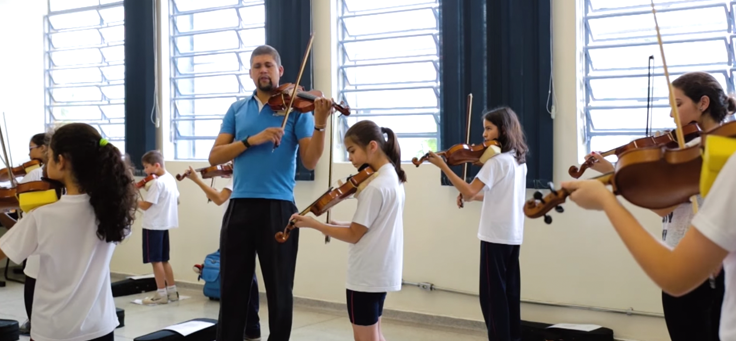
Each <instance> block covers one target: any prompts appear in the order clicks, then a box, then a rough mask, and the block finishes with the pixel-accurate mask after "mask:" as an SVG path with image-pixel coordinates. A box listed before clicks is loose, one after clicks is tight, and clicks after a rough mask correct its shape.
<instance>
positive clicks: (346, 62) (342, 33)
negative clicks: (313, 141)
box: [332, 0, 442, 164]
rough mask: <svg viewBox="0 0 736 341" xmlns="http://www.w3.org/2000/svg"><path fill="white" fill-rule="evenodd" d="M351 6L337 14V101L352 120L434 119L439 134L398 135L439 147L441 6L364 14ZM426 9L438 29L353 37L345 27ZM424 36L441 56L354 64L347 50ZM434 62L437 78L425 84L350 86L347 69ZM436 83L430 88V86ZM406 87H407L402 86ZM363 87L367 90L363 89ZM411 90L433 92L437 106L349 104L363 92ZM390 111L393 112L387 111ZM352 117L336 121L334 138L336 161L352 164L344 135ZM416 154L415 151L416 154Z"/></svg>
mask: <svg viewBox="0 0 736 341" xmlns="http://www.w3.org/2000/svg"><path fill="white" fill-rule="evenodd" d="M347 5H348V4H347V3H346V2H345V1H344V0H337V1H336V11H335V25H336V26H335V27H336V35H335V37H336V45H335V46H336V48H335V56H336V58H335V61H336V67H335V70H336V80H337V81H336V82H335V84H336V89H337V90H336V91H335V93H336V94H337V98H336V100H335V101H336V102H340V101H345V103H346V104H347V105H348V106H350V111H351V117H353V115H355V117H358V116H359V117H360V118H368V119H370V118H372V117H391V116H394V115H395V116H396V117H407V116H432V118H433V119H434V123H435V126H436V132H415V133H402V132H396V136H397V138H398V139H399V141H400V140H401V139H435V140H436V145H437V146H438V147H439V146H440V145H441V141H442V136H441V135H442V134H441V129H442V127H441V116H442V114H441V110H440V108H441V102H440V67H441V66H440V62H441V58H440V55H441V46H440V42H439V40H440V26H441V22H440V13H439V11H440V3H439V1H438V0H435V1H434V3H430V2H429V1H427V3H423V4H413V5H398V6H394V7H384V8H377V9H371V10H364V11H356V12H349V11H348V8H347ZM422 9H431V10H432V12H433V14H434V17H435V23H436V26H435V29H434V30H432V29H428V28H419V29H412V30H408V31H402V32H401V33H398V32H395V31H392V32H388V33H377V34H375V33H374V34H366V35H355V36H352V35H350V34H349V33H348V28H347V26H346V24H345V21H344V20H345V19H350V18H357V17H362V16H370V15H380V14H389V13H401V12H409V11H415V10H422ZM420 36H431V37H432V38H433V40H434V42H435V44H436V48H437V54H424V55H412V56H410V57H386V58H377V59H371V60H358V61H353V62H350V59H349V57H348V52H347V51H346V47H345V45H346V44H349V43H355V42H366V41H376V40H384V39H395V38H409V37H420ZM392 59H399V61H397V62H391V60H392ZM421 62H431V63H432V65H433V66H434V68H435V72H436V77H435V80H434V81H423V82H406V83H393V84H398V85H399V86H391V87H389V86H387V85H386V84H383V83H377V84H370V85H356V86H352V87H350V86H348V85H347V84H348V83H349V82H348V80H347V79H348V76H347V70H349V69H352V68H358V67H366V66H383V65H399V64H410V63H421ZM431 82H433V84H431V85H430V83H431ZM402 84H406V85H402ZM409 84H415V85H414V86H407V85H409ZM361 87H363V89H361ZM410 89H432V90H433V91H434V94H435V96H436V98H437V105H436V106H434V107H429V106H428V107H420V108H411V109H410V108H404V109H390V108H370V107H353V106H352V105H351V103H349V102H348V101H347V98H346V97H347V96H346V95H347V94H350V93H360V92H364V91H371V90H378V91H382V90H410ZM425 109H426V110H425ZM363 111H378V112H373V113H363ZM382 111H383V112H382ZM386 111H389V112H386ZM390 111H405V113H391V112H390ZM347 120H348V118H347V117H344V116H342V115H340V116H338V117H336V118H335V128H336V131H337V133H336V134H333V136H332V138H333V139H335V140H334V142H335V148H336V149H337V150H336V151H337V152H338V153H337V154H336V155H338V157H336V158H335V162H348V161H347V160H348V153H347V150H346V149H345V146H344V145H343V141H342V136H343V135H344V134H345V133H346V132H347V130H348V129H349V128H350V126H349V125H348V121H347ZM412 152H413V151H412ZM402 155H405V151H404V150H402ZM402 163H403V164H407V163H411V161H410V159H409V160H404V161H402Z"/></svg>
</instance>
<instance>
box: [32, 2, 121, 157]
mask: <svg viewBox="0 0 736 341" xmlns="http://www.w3.org/2000/svg"><path fill="white" fill-rule="evenodd" d="M57 1H58V0H57ZM51 3H52V0H47V9H48V11H47V13H46V15H44V22H43V25H44V127H45V128H46V129H53V128H54V127H55V126H56V125H57V124H60V123H61V124H63V123H66V122H83V123H87V124H90V125H92V126H97V127H98V128H99V131H100V134H101V135H102V136H103V137H104V138H106V139H107V140H109V141H110V142H113V143H115V144H116V145H117V146H119V147H120V148H122V147H123V146H124V145H125V132H124V129H125V128H124V127H125V121H126V119H125V115H123V118H122V121H123V137H122V138H120V137H113V136H110V135H108V134H107V133H106V132H105V131H104V129H103V127H104V126H114V125H120V122H118V121H116V120H121V118H108V117H107V115H106V114H105V111H104V110H103V108H104V107H107V106H119V105H122V106H123V108H125V96H123V98H122V99H110V98H107V96H106V95H105V93H104V91H103V88H104V87H108V86H120V85H122V86H125V78H123V79H122V80H108V79H107V78H106V77H105V73H104V72H103V71H102V69H103V68H105V67H110V66H122V67H123V68H125V66H126V65H125V59H124V56H123V60H122V61H116V62H106V61H104V53H103V52H102V49H104V48H109V47H120V46H125V39H123V40H122V41H119V42H113V43H108V42H106V41H105V39H104V37H105V36H104V35H103V34H102V32H101V30H102V29H105V28H110V27H118V26H122V27H125V20H124V19H123V21H121V22H113V23H112V24H111V23H106V22H104V18H103V16H102V14H101V13H100V11H102V10H105V9H111V8H118V7H119V8H121V9H124V1H123V0H118V1H114V2H108V3H105V4H101V3H100V1H98V4H97V5H94V6H84V7H77V8H70V9H65V10H59V11H52V10H51ZM92 10H95V11H97V13H98V15H100V24H99V25H93V26H84V27H75V28H69V29H54V28H53V25H52V24H51V18H52V17H54V16H58V15H65V14H73V13H80V12H85V11H92ZM95 29H96V30H97V32H98V33H99V34H100V39H101V44H99V45H91V46H88V45H82V46H75V47H71V48H58V49H57V48H54V47H53V42H52V35H54V34H59V33H64V32H79V31H87V30H95ZM85 49H98V51H99V52H100V55H101V56H102V57H103V62H102V63H100V64H80V65H72V66H65V67H59V68H54V62H53V60H52V58H51V56H52V54H53V53H54V52H59V51H78V50H85ZM87 68H97V69H98V70H99V71H100V75H101V81H100V82H93V83H89V82H85V83H74V84H72V85H61V86H58V85H56V82H54V81H53V73H52V72H53V71H58V70H75V69H87ZM80 87H97V88H98V89H99V91H100V94H101V96H102V100H100V101H97V102H96V101H78V102H69V101H67V102H63V101H56V100H55V99H54V95H53V93H52V90H54V89H73V88H80ZM94 106H96V107H97V108H98V109H99V110H100V119H99V120H87V119H84V120H79V119H69V120H57V119H55V117H54V113H53V110H54V108H74V107H94ZM123 110H125V109H123ZM123 149H124V148H123Z"/></svg>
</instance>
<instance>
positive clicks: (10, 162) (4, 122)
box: [3, 111, 14, 165]
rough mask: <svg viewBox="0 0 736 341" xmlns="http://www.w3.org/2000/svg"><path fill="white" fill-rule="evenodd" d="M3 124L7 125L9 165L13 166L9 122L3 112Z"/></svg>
mask: <svg viewBox="0 0 736 341" xmlns="http://www.w3.org/2000/svg"><path fill="white" fill-rule="evenodd" d="M3 124H4V125H5V136H7V137H8V150H9V152H8V158H9V159H8V163H9V164H11V165H13V164H14V163H13V147H11V146H10V133H8V122H6V121H5V112H4V111H3Z"/></svg>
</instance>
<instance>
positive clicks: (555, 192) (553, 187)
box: [547, 181, 557, 195]
mask: <svg viewBox="0 0 736 341" xmlns="http://www.w3.org/2000/svg"><path fill="white" fill-rule="evenodd" d="M547 187H549V190H550V191H552V193H554V194H555V195H557V190H555V184H554V183H553V182H552V181H550V182H548V183H547Z"/></svg>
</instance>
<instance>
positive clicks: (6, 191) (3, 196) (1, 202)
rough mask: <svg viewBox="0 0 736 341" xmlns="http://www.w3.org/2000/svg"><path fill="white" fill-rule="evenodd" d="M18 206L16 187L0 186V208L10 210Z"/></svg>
mask: <svg viewBox="0 0 736 341" xmlns="http://www.w3.org/2000/svg"><path fill="white" fill-rule="evenodd" d="M19 207H20V205H19V204H18V196H17V195H16V189H15V188H0V210H12V209H16V208H19Z"/></svg>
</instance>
